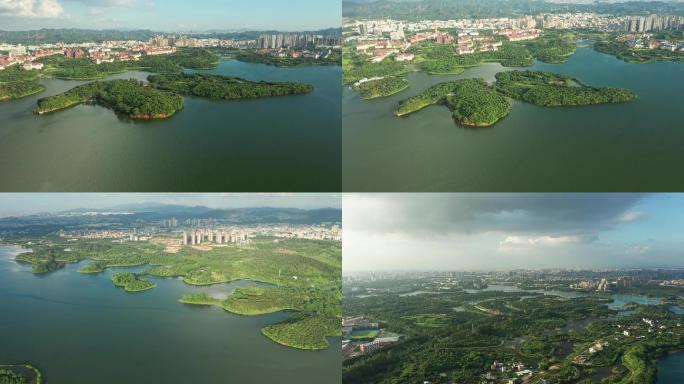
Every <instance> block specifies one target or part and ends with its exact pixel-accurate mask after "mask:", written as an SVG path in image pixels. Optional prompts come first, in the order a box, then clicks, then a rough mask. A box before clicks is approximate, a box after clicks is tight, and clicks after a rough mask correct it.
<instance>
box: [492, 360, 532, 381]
mask: <svg viewBox="0 0 684 384" xmlns="http://www.w3.org/2000/svg"><path fill="white" fill-rule="evenodd" d="M533 373H534V372H532V371H531V370H529V369H527V368H526V367H525V364H523V363H521V362H509V363H504V362H500V361H496V360H495V361H494V362H493V363H492V364H491V365H490V366H489V372H487V373H485V374H484V375H482V379H483V380H484V382H485V383H490V382H496V383H517V382H519V381H516V380H518V379H520V380H522V382H523V383H525V382H528V381H529V379H530V378H531V377H532V374H533Z"/></svg>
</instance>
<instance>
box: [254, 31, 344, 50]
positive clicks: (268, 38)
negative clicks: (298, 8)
mask: <svg viewBox="0 0 684 384" xmlns="http://www.w3.org/2000/svg"><path fill="white" fill-rule="evenodd" d="M340 44H341V37H340V36H337V35H311V34H299V33H292V34H282V33H280V34H269V35H261V36H259V37H258V38H257V40H256V47H257V48H261V49H281V48H289V49H306V48H308V49H316V48H333V47H339V46H340Z"/></svg>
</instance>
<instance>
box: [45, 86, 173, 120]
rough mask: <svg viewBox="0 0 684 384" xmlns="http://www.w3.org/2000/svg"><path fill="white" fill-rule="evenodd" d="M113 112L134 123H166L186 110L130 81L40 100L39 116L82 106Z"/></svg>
mask: <svg viewBox="0 0 684 384" xmlns="http://www.w3.org/2000/svg"><path fill="white" fill-rule="evenodd" d="M88 102H91V103H95V104H99V105H102V106H104V107H108V108H111V109H113V110H114V111H115V112H116V113H120V114H122V115H126V116H128V117H129V118H131V119H164V118H167V117H170V116H173V114H175V113H176V112H177V111H179V110H181V109H183V98H182V97H181V96H179V95H176V94H173V93H169V92H163V91H160V90H158V89H155V88H154V87H151V86H149V85H146V84H145V83H143V82H141V81H138V80H134V79H129V80H109V81H94V82H91V83H87V84H83V85H79V86H77V87H75V88H72V89H70V90H68V91H66V92H64V93H61V94H59V95H55V96H49V97H46V98H43V99H40V100H38V106H37V107H36V108H35V109H34V113H36V114H44V113H50V112H55V111H58V110H61V109H65V108H69V107H72V106H75V105H78V104H83V103H88Z"/></svg>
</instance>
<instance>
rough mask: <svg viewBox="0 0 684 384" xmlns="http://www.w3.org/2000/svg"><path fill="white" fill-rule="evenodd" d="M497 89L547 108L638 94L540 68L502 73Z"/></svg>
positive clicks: (611, 100) (622, 100) (625, 99)
mask: <svg viewBox="0 0 684 384" xmlns="http://www.w3.org/2000/svg"><path fill="white" fill-rule="evenodd" d="M496 89H497V90H498V91H499V92H501V93H502V94H504V95H506V96H509V97H512V98H514V99H518V100H521V101H525V102H527V103H530V104H534V105H539V106H544V107H558V106H572V105H592V104H606V103H625V102H628V101H630V100H632V99H634V98H635V97H636V94H635V93H634V92H632V91H630V90H628V89H623V88H610V87H601V88H595V87H590V86H588V85H585V84H583V83H582V82H580V81H579V80H578V79H575V78H573V77H570V76H565V75H560V74H557V73H551V72H539V71H537V72H533V71H508V72H499V73H497V74H496Z"/></svg>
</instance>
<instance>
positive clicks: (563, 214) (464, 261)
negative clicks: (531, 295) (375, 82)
mask: <svg viewBox="0 0 684 384" xmlns="http://www.w3.org/2000/svg"><path fill="white" fill-rule="evenodd" d="M343 213H344V216H343V217H344V222H343V226H344V231H345V241H344V243H343V247H344V249H343V252H344V269H345V271H364V270H378V269H409V270H415V269H423V270H424V269H436V270H441V269H446V270H478V269H480V270H481V269H514V268H557V267H565V268H613V267H618V268H632V267H681V268H684V236H682V232H683V231H684V195H683V194H396V195H393V194H379V195H373V194H370V195H369V194H365V195H355V194H351V195H348V194H345V195H344V198H343Z"/></svg>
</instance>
